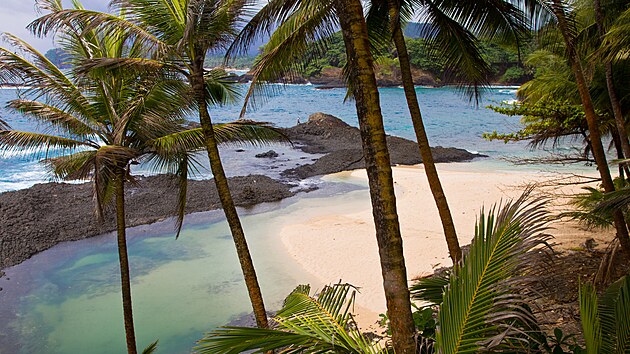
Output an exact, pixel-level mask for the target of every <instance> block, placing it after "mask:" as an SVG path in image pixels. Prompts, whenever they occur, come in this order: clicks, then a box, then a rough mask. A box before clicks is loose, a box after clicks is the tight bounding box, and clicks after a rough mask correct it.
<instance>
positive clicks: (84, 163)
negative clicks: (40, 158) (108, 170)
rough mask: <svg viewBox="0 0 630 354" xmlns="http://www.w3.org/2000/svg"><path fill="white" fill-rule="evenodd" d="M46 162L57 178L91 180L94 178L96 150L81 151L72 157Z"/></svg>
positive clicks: (66, 156)
mask: <svg viewBox="0 0 630 354" xmlns="http://www.w3.org/2000/svg"><path fill="white" fill-rule="evenodd" d="M44 162H45V163H46V165H47V166H48V168H49V169H50V170H51V171H52V173H53V175H54V176H55V177H56V178H59V179H62V180H89V179H91V178H93V177H94V170H95V162H96V150H88V151H79V152H76V153H74V154H71V155H63V156H59V157H53V158H49V159H46V160H45V161H44Z"/></svg>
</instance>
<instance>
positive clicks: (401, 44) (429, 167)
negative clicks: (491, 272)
mask: <svg viewBox="0 0 630 354" xmlns="http://www.w3.org/2000/svg"><path fill="white" fill-rule="evenodd" d="M388 5H389V18H390V21H392V26H393V28H392V29H393V33H392V34H393V37H394V44H395V45H396V51H397V52H398V61H399V64H400V72H401V76H402V83H403V88H404V90H405V98H406V99H407V106H408V107H409V114H410V115H411V121H412V122H413V130H414V131H415V133H416V140H417V141H418V147H419V148H420V156H421V157H422V164H423V165H424V171H425V173H426V175H427V180H428V181H429V188H430V189H431V193H432V194H433V199H434V200H435V205H436V206H437V208H438V212H439V214H440V220H441V221H442V229H443V230H444V237H445V238H446V244H447V245H448V252H449V254H450V256H451V259H452V260H453V264H455V263H457V262H458V261H459V260H460V259H461V258H462V249H461V248H460V247H459V240H458V239H457V232H456V231H455V224H454V223H453V217H452V216H451V211H450V209H449V207H448V202H447V201H446V196H445V195H444V190H443V189H442V183H440V177H439V176H438V172H437V169H436V168H435V162H434V161H433V154H432V153H431V147H430V146H429V139H428V138H427V133H426V131H425V129H424V123H423V122H422V113H421V112H420V105H419V104H418V97H417V96H416V89H415V87H414V84H413V76H412V75H411V64H410V63H409V53H408V52H407V44H406V43H405V36H404V35H403V32H402V29H401V28H400V21H398V20H396V21H395V22H394V20H395V19H397V18H398V17H399V14H398V12H399V9H398V5H397V4H396V2H395V1H394V0H388Z"/></svg>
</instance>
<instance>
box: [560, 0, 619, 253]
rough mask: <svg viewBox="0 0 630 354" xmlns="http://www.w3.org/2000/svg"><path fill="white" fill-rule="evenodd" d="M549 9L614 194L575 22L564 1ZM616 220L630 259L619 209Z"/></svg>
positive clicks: (604, 178)
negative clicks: (580, 55) (561, 40)
mask: <svg viewBox="0 0 630 354" xmlns="http://www.w3.org/2000/svg"><path fill="white" fill-rule="evenodd" d="M550 7H551V10H552V11H553V14H554V16H555V20H556V21H557V24H558V29H559V30H560V33H561V34H562V38H563V40H564V44H565V46H566V55H567V61H568V62H569V65H570V66H571V71H572V72H573V75H574V76H575V81H576V84H577V88H578V92H579V94H580V99H581V100H582V106H583V108H584V113H585V116H586V122H587V124H588V130H589V135H590V139H589V140H590V142H591V148H592V150H593V157H594V158H595V163H596V164H597V169H598V171H599V174H600V176H601V179H602V186H603V187H604V191H605V192H607V193H609V192H613V191H614V190H615V185H614V184H613V180H612V177H611V175H610V169H609V168H608V163H607V162H606V154H605V151H604V146H603V144H602V139H601V135H600V126H599V118H598V117H597V114H596V113H595V108H594V106H593V101H592V99H591V94H590V92H589V89H588V83H587V81H586V77H585V75H584V70H583V68H582V63H581V59H580V57H579V54H578V49H577V43H576V37H575V33H576V31H575V23H574V22H573V21H572V18H571V16H572V14H571V12H570V9H569V7H568V6H567V5H566V4H565V3H564V2H563V1H561V0H552V1H551V3H550ZM613 220H614V225H615V229H616V231H617V238H618V239H619V243H620V244H621V248H622V249H623V251H624V253H625V254H626V257H630V237H629V236H628V228H627V225H626V222H625V219H624V217H623V214H622V212H621V211H620V210H617V211H614V212H613Z"/></svg>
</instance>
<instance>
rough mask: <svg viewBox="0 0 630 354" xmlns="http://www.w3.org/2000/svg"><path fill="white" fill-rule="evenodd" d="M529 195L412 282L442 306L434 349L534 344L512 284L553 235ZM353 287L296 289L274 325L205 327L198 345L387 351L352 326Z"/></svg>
mask: <svg viewBox="0 0 630 354" xmlns="http://www.w3.org/2000/svg"><path fill="white" fill-rule="evenodd" d="M529 193H530V191H529V190H528V191H526V192H525V193H524V194H523V196H522V197H521V198H519V199H518V200H516V201H514V202H509V203H506V204H505V205H503V206H500V207H497V208H492V209H491V211H490V212H489V213H488V214H485V213H484V212H483V211H482V212H481V215H480V217H479V222H478V223H477V226H476V228H475V237H474V238H473V241H472V243H471V246H470V252H469V253H468V255H466V256H465V257H464V258H463V260H462V262H461V263H460V264H457V265H455V266H454V268H453V270H452V271H451V272H450V273H449V274H448V275H447V276H446V277H439V278H435V277H433V278H427V279H425V280H423V281H421V282H420V283H419V284H417V285H416V286H415V287H414V295H415V296H416V297H417V298H418V299H421V300H424V301H428V302H429V303H431V304H434V305H437V306H439V312H438V328H437V333H436V341H435V346H434V347H433V348H434V349H435V350H436V352H439V353H445V354H446V353H478V352H487V351H498V352H509V353H526V352H530V351H528V350H529V349H531V347H530V346H529V345H530V344H534V345H535V343H534V339H532V338H530V337H529V335H530V334H531V333H537V331H538V328H537V325H536V321H535V319H534V318H533V316H532V314H531V312H530V311H529V310H528V308H527V307H526V306H524V305H525V298H524V297H523V296H522V294H515V293H514V289H515V288H516V287H515V285H522V284H524V282H526V276H527V275H528V273H527V271H528V270H531V269H530V268H531V267H529V265H531V264H532V263H531V262H529V260H530V259H531V258H532V257H536V256H537V254H538V252H539V251H540V249H539V247H538V246H539V245H544V244H545V243H546V242H547V240H548V239H549V238H550V236H548V235H546V234H545V233H544V231H545V224H546V221H547V215H548V214H547V211H546V210H545V208H544V202H543V201H541V200H537V199H533V200H532V199H529V197H528V196H529ZM337 286H339V285H337ZM519 288H520V287H519ZM350 290H351V288H349V287H348V286H347V285H343V286H341V288H332V289H330V288H325V289H324V290H323V291H322V293H321V294H320V295H319V297H318V298H317V299H313V298H311V297H309V296H308V288H302V287H298V288H297V289H296V290H295V291H294V292H293V293H292V294H291V295H289V297H288V298H287V300H286V301H285V305H284V308H283V309H282V310H281V311H280V312H279V313H278V315H277V319H276V320H275V321H274V323H276V325H274V327H273V328H272V329H269V330H261V329H252V328H241V327H224V328H220V329H217V330H214V331H212V332H210V333H208V335H207V336H206V337H205V338H204V339H203V340H202V341H200V345H199V346H198V347H197V348H196V349H197V350H199V351H200V352H201V353H206V352H207V353H220V354H231V353H240V352H242V351H245V350H254V353H259V352H263V351H265V350H270V349H280V348H287V349H286V352H287V353H293V352H304V353H333V352H334V353H377V352H378V353H381V352H385V351H384V349H382V348H380V347H377V346H375V345H373V344H371V345H369V346H366V345H365V344H366V343H365V340H364V339H362V337H360V336H359V335H358V334H357V332H356V329H355V328H354V327H353V324H352V323H351V319H352V318H351V316H350V315H348V314H347V312H348V309H349V308H350V305H351V303H350V301H348V300H346V301H345V302H344V300H343V299H344V297H346V298H347V295H346V294H348V293H349V291H350ZM331 293H332V294H334V295H332V296H331V295H330V294H331ZM353 296H354V294H353V295H352V297H351V299H352V298H353ZM322 299H324V300H322ZM349 321H350V323H349ZM532 330H533V331H532ZM393 344H394V345H395V344H396V343H395V341H394V343H393ZM501 350H504V351H501ZM505 350H507V351H505Z"/></svg>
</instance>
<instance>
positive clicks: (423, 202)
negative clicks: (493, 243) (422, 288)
mask: <svg viewBox="0 0 630 354" xmlns="http://www.w3.org/2000/svg"><path fill="white" fill-rule="evenodd" d="M482 168H483V165H479V164H478V163H470V164H442V165H439V166H438V169H439V173H440V178H441V181H442V184H443V187H444V191H445V193H446V196H447V199H448V202H449V206H450V208H451V213H452V215H453V218H454V222H455V225H456V229H457V232H458V236H459V239H460V244H462V245H465V244H468V243H469V242H470V239H471V238H472V236H473V232H474V225H475V221H476V218H477V216H478V214H479V210H480V208H481V207H482V206H486V208H488V207H490V206H491V205H492V204H494V203H497V202H500V201H501V199H503V200H506V199H509V198H515V197H518V196H520V194H521V192H522V190H523V186H524V185H526V184H527V183H530V182H540V181H544V180H550V179H557V178H558V175H557V174H555V175H554V174H544V173H537V172H533V171H532V172H527V171H525V172H507V171H494V172H493V171H490V172H488V171H483V170H482ZM326 178H327V179H329V180H345V181H350V182H356V183H359V184H364V185H366V184H367V177H366V173H365V170H357V171H353V172H343V173H339V174H335V175H330V176H327V177H326ZM394 180H395V184H396V197H397V203H398V215H399V218H400V224H401V229H402V234H403V239H404V250H405V259H406V264H407V273H408V277H409V279H413V278H414V277H417V276H420V275H425V274H430V273H432V272H433V269H434V268H436V267H441V266H447V265H450V264H451V261H450V259H449V257H448V250H447V247H446V242H445V240H444V236H443V232H442V227H441V223H440V219H439V217H438V212H437V208H436V206H435V203H434V201H433V198H432V196H431V193H430V191H429V187H428V183H427V179H426V175H425V173H424V170H423V167H422V166H413V167H396V168H394ZM578 188H579V187H575V186H574V187H569V188H568V189H572V190H576V189H578ZM547 191H551V192H553V193H565V192H566V191H567V188H563V189H562V190H561V189H559V188H551V189H549V188H547ZM305 214H307V215H308V216H306V217H301V218H298V219H299V220H295V221H294V222H291V221H289V222H287V223H286V224H285V225H284V226H283V227H282V229H281V231H280V234H281V235H282V242H283V244H284V245H285V247H286V249H287V250H288V252H289V254H290V255H291V256H292V257H294V258H295V260H296V261H297V262H298V263H299V264H300V265H302V266H303V267H304V269H305V270H306V271H307V272H309V273H310V274H312V275H313V276H315V277H316V278H317V279H319V280H321V282H322V283H333V282H336V281H338V280H343V281H344V282H348V283H351V284H353V285H355V286H358V287H360V288H361V293H360V294H359V295H358V296H357V305H358V306H359V307H360V317H363V318H359V320H360V321H361V322H362V323H363V325H365V324H366V323H372V322H373V321H375V320H376V319H377V317H376V315H375V314H378V313H383V312H385V296H384V293H383V288H382V278H381V271H380V265H379V260H378V251H377V246H376V239H375V232H374V224H373V220H372V209H371V205H370V199H369V194H368V191H367V190H361V191H357V192H351V193H348V194H347V195H344V196H341V197H339V196H336V197H331V198H327V199H325V200H323V202H320V203H315V205H311V206H310V207H309V210H308V211H307V212H306V211H305ZM553 226H554V227H556V228H558V230H557V231H556V232H553V233H557V234H558V235H560V236H561V237H560V238H559V240H557V242H559V243H562V244H563V246H564V247H575V246H578V245H579V244H580V243H581V242H583V241H584V240H585V239H586V237H593V236H592V235H591V234H590V233H589V232H587V231H585V230H581V229H579V228H578V227H576V226H575V225H553ZM600 234H601V233H600ZM609 237H611V236H610V235H608V234H601V236H600V241H602V240H605V239H607V238H609Z"/></svg>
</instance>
